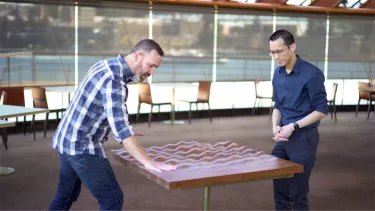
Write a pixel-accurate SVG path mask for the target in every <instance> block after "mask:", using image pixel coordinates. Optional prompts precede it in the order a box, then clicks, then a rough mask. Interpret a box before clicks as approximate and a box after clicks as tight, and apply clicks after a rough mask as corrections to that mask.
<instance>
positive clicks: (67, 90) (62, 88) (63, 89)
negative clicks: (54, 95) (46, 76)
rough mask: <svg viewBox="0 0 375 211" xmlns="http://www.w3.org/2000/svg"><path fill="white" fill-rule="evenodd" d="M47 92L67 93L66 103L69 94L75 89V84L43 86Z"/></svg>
mask: <svg viewBox="0 0 375 211" xmlns="http://www.w3.org/2000/svg"><path fill="white" fill-rule="evenodd" d="M44 88H45V89H46V91H47V92H59V93H68V103H70V95H71V93H74V92H75V91H76V87H75V86H48V87H44Z"/></svg>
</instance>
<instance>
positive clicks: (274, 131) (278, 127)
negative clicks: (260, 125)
mask: <svg viewBox="0 0 375 211" xmlns="http://www.w3.org/2000/svg"><path fill="white" fill-rule="evenodd" d="M280 131H281V127H280V126H279V125H277V126H276V127H273V128H272V132H273V134H274V135H275V134H276V133H279V132H280Z"/></svg>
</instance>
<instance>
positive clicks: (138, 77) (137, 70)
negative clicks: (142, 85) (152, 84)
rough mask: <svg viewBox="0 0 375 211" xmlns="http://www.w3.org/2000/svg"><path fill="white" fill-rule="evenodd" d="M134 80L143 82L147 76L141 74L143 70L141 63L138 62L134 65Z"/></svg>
mask: <svg viewBox="0 0 375 211" xmlns="http://www.w3.org/2000/svg"><path fill="white" fill-rule="evenodd" d="M134 70H135V71H134V82H143V81H144V80H145V79H146V77H145V76H142V75H141V74H140V72H141V63H138V64H137V65H136V66H135V67H134Z"/></svg>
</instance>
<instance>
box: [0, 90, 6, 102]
mask: <svg viewBox="0 0 375 211" xmlns="http://www.w3.org/2000/svg"><path fill="white" fill-rule="evenodd" d="M6 101H7V92H6V91H1V95H0V105H5V103H6Z"/></svg>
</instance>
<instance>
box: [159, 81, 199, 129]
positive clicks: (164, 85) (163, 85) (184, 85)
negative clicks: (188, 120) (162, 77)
mask: <svg viewBox="0 0 375 211" xmlns="http://www.w3.org/2000/svg"><path fill="white" fill-rule="evenodd" d="M153 85H154V86H156V87H160V88H172V118H171V119H172V120H166V121H163V123H165V124H171V125H174V124H184V123H185V121H183V120H178V121H177V120H175V117H176V116H175V115H176V114H175V111H176V110H175V105H176V89H178V88H190V87H196V86H197V85H195V84H193V83H180V82H178V83H154V84H153Z"/></svg>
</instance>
